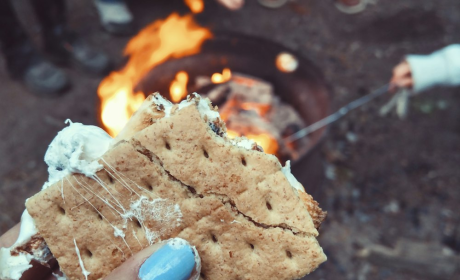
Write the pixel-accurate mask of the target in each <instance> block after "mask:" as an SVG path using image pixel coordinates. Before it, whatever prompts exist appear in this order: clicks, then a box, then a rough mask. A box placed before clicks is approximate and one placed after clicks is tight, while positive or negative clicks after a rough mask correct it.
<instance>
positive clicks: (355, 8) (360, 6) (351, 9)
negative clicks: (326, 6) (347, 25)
mask: <svg viewBox="0 0 460 280" xmlns="http://www.w3.org/2000/svg"><path fill="white" fill-rule="evenodd" d="M370 3H375V1H372V0H357V1H356V4H346V3H344V2H342V1H339V0H336V1H335V6H336V7H337V9H338V10H339V11H341V12H342V13H345V14H350V15H351V14H358V13H361V12H362V11H364V10H365V9H366V6H367V5H368V4H370Z"/></svg>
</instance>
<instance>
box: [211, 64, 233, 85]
mask: <svg viewBox="0 0 460 280" xmlns="http://www.w3.org/2000/svg"><path fill="white" fill-rule="evenodd" d="M231 78H232V71H230V69H228V68H224V70H222V74H220V73H214V74H212V76H211V81H212V82H213V83H214V84H222V83H225V82H228V81H229V80H230V79H231Z"/></svg>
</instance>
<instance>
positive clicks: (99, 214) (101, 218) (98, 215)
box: [97, 213, 104, 221]
mask: <svg viewBox="0 0 460 280" xmlns="http://www.w3.org/2000/svg"><path fill="white" fill-rule="evenodd" d="M97 217H98V218H99V220H101V221H102V220H104V217H102V215H101V213H97Z"/></svg>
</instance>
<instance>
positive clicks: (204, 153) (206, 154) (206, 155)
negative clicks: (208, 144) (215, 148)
mask: <svg viewBox="0 0 460 280" xmlns="http://www.w3.org/2000/svg"><path fill="white" fill-rule="evenodd" d="M203 155H204V157H205V158H209V154H208V152H207V151H206V150H204V149H203Z"/></svg>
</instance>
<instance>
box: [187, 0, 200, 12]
mask: <svg viewBox="0 0 460 280" xmlns="http://www.w3.org/2000/svg"><path fill="white" fill-rule="evenodd" d="M184 2H185V4H186V5H187V6H188V7H189V9H190V11H192V13H194V14H199V13H201V12H202V11H203V10H204V3H203V0H184Z"/></svg>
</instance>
